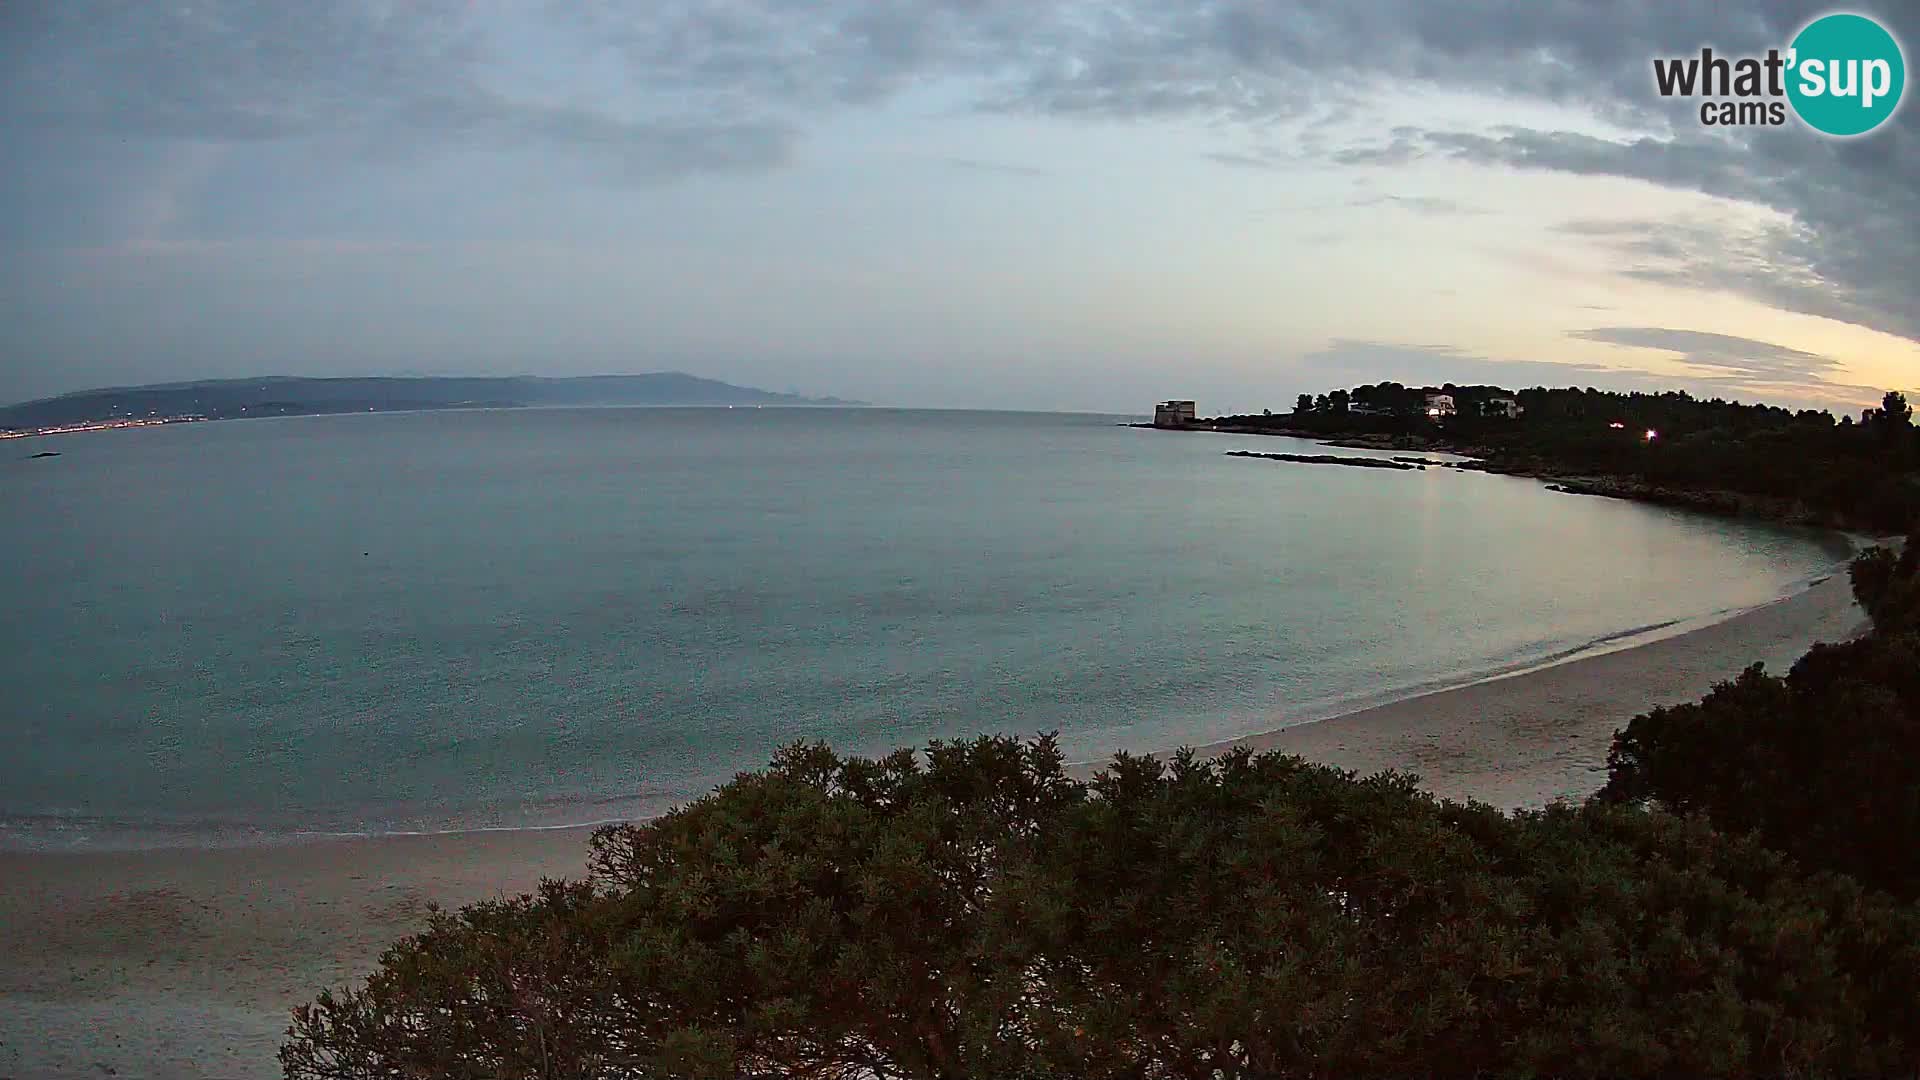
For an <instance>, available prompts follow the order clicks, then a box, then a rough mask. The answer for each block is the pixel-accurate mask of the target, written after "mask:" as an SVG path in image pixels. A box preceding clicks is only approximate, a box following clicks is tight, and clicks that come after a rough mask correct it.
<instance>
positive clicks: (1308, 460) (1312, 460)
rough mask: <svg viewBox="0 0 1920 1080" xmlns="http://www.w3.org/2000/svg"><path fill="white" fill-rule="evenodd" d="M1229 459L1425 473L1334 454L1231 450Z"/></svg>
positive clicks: (1397, 464)
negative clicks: (1259, 452) (1251, 459)
mask: <svg viewBox="0 0 1920 1080" xmlns="http://www.w3.org/2000/svg"><path fill="white" fill-rule="evenodd" d="M1227 456H1228V457H1245V458H1265V459H1266V460H1268V461H1293V462H1298V463H1300V464H1302V465H1352V466H1354V467H1355V468H1360V469H1395V470H1398V471H1400V472H1416V471H1418V472H1425V471H1426V470H1427V467H1426V466H1425V465H1410V464H1408V463H1406V462H1404V461H1389V460H1388V459H1386V458H1370V457H1338V456H1336V455H1333V454H1256V453H1254V452H1253V451H1251V450H1229V451H1227Z"/></svg>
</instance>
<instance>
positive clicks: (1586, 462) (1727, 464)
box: [1211, 383, 1920, 533]
mask: <svg viewBox="0 0 1920 1080" xmlns="http://www.w3.org/2000/svg"><path fill="white" fill-rule="evenodd" d="M1432 389H1435V390H1439V391H1443V392H1445V393H1448V394H1451V395H1452V396H1453V397H1454V400H1455V402H1456V404H1457V406H1458V409H1459V414H1458V415H1457V416H1453V417H1448V418H1445V419H1444V420H1442V421H1440V422H1438V423H1436V422H1434V421H1431V420H1429V419H1428V418H1427V417H1426V416H1424V415H1422V406H1423V404H1424V400H1425V399H1424V395H1425V393H1426V388H1410V387H1406V386H1403V385H1401V384H1399V383H1378V384H1372V385H1366V386H1359V387H1355V388H1354V389H1353V390H1352V391H1351V393H1347V392H1344V391H1343V392H1342V393H1343V394H1346V396H1347V398H1348V399H1350V400H1351V402H1352V404H1353V406H1354V407H1353V408H1340V409H1336V408H1335V407H1334V405H1333V398H1332V396H1331V395H1325V394H1323V395H1320V398H1319V399H1317V400H1316V401H1315V402H1314V407H1313V408H1312V409H1297V410H1296V411H1295V412H1294V413H1292V414H1290V415H1285V416H1280V417H1276V418H1263V417H1258V416H1228V417H1218V418H1215V419H1214V420H1212V421H1211V422H1212V423H1215V424H1221V425H1229V426H1233V427H1236V428H1244V429H1249V430H1259V429H1262V428H1268V429H1285V430H1290V431H1308V432H1312V433H1314V434H1316V435H1325V436H1329V437H1335V436H1342V435H1360V434H1380V435H1407V436H1419V437H1423V438H1428V439H1433V440H1436V441H1438V442H1440V443H1442V444H1445V445H1449V446H1454V447H1458V448H1461V449H1464V450H1468V451H1470V452H1472V453H1474V454H1476V455H1477V456H1481V457H1484V458H1485V459H1486V461H1487V465H1488V467H1489V468H1491V469H1494V470H1496V471H1507V472H1534V473H1545V474H1555V475H1563V476H1605V477H1619V478H1624V479H1627V480H1630V481H1632V482H1634V483H1637V484H1643V485H1648V486H1653V487H1662V488H1670V489H1674V490H1681V491H1688V490H1692V491H1703V490H1704V491H1726V492H1733V493H1737V494H1740V495H1745V496H1751V497H1755V498H1760V499H1768V500H1774V501H1775V502H1776V503H1778V504H1779V506H1778V507H1777V509H1778V510H1779V511H1780V512H1783V513H1785V512H1788V511H1792V513H1791V514H1790V516H1798V517H1803V518H1806V519H1809V520H1814V521H1818V522H1821V523H1825V524H1832V525H1839V526H1843V527H1853V528H1862V529H1869V530H1875V531H1887V532H1900V533H1904V532H1906V531H1908V530H1909V529H1911V528H1913V527H1914V526H1915V525H1916V524H1920V429H1916V428H1915V427H1914V425H1913V420H1912V415H1913V410H1912V408H1911V407H1910V406H1909V405H1908V404H1907V401H1906V398H1905V397H1904V396H1903V395H1901V394H1900V393H1898V392H1890V393H1888V394H1887V395H1886V397H1885V399H1884V400H1883V401H1882V403H1881V406H1880V407H1879V408H1877V409H1868V410H1866V411H1865V412H1864V413H1862V414H1861V418H1860V422H1859V423H1854V422H1853V420H1852V418H1851V417H1848V418H1846V419H1845V420H1844V421H1843V422H1841V423H1836V422H1835V421H1834V418H1833V416H1832V415H1830V414H1828V413H1825V412H1820V411H1817V410H1813V409H1803V410H1800V411H1798V412H1793V411H1790V410H1787V409H1783V408H1778V407H1774V406H1768V405H1743V404H1740V403H1739V402H1729V401H1722V400H1720V399H1717V398H1716V399H1713V400H1701V399H1698V398H1695V397H1693V396H1692V395H1690V394H1686V393H1681V392H1674V393H1662V394H1640V393H1634V394H1622V393H1613V392H1609V391H1602V390H1595V389H1592V388H1588V389H1584V390H1582V389H1577V388H1567V389H1557V390H1549V389H1544V388H1535V389H1531V390H1521V391H1518V392H1515V391H1509V390H1503V389H1501V388H1500V387H1497V386H1459V385H1455V384H1453V383H1448V384H1446V385H1445V386H1443V387H1436V388H1432ZM1509 396H1510V397H1514V398H1516V399H1517V400H1518V402H1519V404H1520V405H1521V407H1522V409H1523V412H1522V415H1521V416H1520V417H1518V418H1508V417H1506V416H1503V415H1497V414H1496V415H1487V414H1486V410H1485V403H1486V402H1488V401H1489V400H1491V399H1493V398H1495V397H1509ZM1615 425H1618V426H1615ZM1649 431H1653V432H1656V433H1657V437H1655V438H1652V439H1649V438H1647V432H1649Z"/></svg>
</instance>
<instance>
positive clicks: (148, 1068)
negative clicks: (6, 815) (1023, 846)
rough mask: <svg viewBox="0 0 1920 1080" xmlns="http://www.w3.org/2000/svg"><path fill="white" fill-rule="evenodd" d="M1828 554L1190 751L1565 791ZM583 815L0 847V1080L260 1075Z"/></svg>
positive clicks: (1515, 801)
mask: <svg viewBox="0 0 1920 1080" xmlns="http://www.w3.org/2000/svg"><path fill="white" fill-rule="evenodd" d="M1863 622H1864V616H1863V614H1862V613H1861V612H1860V610H1859V608H1858V607H1857V606H1856V605H1854V603H1853V600H1852V595H1851V591H1850V588H1849V584H1848V581H1847V575H1846V574H1845V572H1844V571H1843V570H1841V571H1836V572H1834V573H1833V574H1831V575H1829V576H1828V577H1826V578H1824V579H1821V580H1819V581H1817V582H1816V583H1814V584H1812V585H1811V586H1810V587H1808V588H1806V589H1803V590H1801V591H1799V592H1797V593H1794V594H1792V595H1789V596H1787V597H1784V598H1781V599H1778V600H1775V601H1773V602H1771V603H1768V604H1763V605H1761V606H1759V607H1756V608H1750V609H1747V610H1745V611H1742V612H1738V613H1735V614H1733V615H1732V616H1731V617H1729V618H1727V619H1725V620H1723V621H1720V622H1715V623H1712V624H1709V625H1706V626H1703V627H1699V628H1695V629H1691V630H1688V631H1686V632H1684V633H1680V634H1676V635H1673V636H1667V637H1661V638H1658V639H1656V640H1653V641H1650V642H1645V643H1640V644H1634V645H1630V646H1628V647H1625V648H1621V649H1618V650H1614V651H1605V652H1600V653H1597V654H1594V653H1588V654H1583V655H1580V656H1576V657H1573V658H1570V659H1567V660H1564V661H1560V662H1558V663H1551V664H1548V665H1547V666H1537V667H1533V668H1529V669H1524V670H1521V671H1517V672H1512V673H1507V674H1502V675H1496V676H1493V677H1491V678H1489V679H1486V680H1482V681H1479V682H1475V683H1470V684H1467V685H1464V686H1458V687H1454V688H1451V689H1444V690H1439V691H1435V692H1432V693H1428V694H1424V695H1421V696H1417V697H1413V698H1410V699H1406V700H1402V701H1396V702H1393V703H1390V704H1385V705H1380V706H1377V707H1374V708H1369V709H1364V710H1361V711H1358V712H1350V713H1346V714H1343V715H1340V716H1336V717H1333V718H1331V719H1326V720H1320V721H1315V722H1311V723H1306V724H1302V725H1298V726H1295V727H1289V728H1283V729H1280V730H1277V731H1271V732H1267V733H1264V734H1256V735H1250V736H1246V737H1243V738H1239V739H1235V740H1232V741H1231V742H1226V743H1220V744H1216V745H1213V746H1208V747H1202V748H1198V749H1199V750H1200V751H1201V752H1202V753H1217V752H1220V751H1223V750H1225V749H1227V748H1228V747H1231V746H1246V747H1248V748H1251V749H1254V750H1257V751H1258V750H1279V751H1282V752H1286V753H1294V754H1300V755H1302V756H1304V757H1307V758H1309V759H1312V760H1315V761H1320V762H1324V763H1326V764H1330V765H1335V766H1338V767H1341V768H1346V769H1353V770H1356V771H1358V772H1361V773H1369V772H1374V771H1377V770H1380V769H1385V768H1394V769H1400V770H1403V771H1409V772H1415V773H1419V774H1420V775H1421V776H1422V777H1423V781H1424V786H1425V787H1427V788H1428V789H1429V790H1431V791H1433V792H1435V793H1436V794H1439V795H1442V796H1445V797H1449V798H1455V799H1465V798H1474V799H1479V800H1481V801H1483V802H1488V803H1491V804H1493V805H1496V806H1500V807H1503V808H1515V807H1537V806H1540V805H1544V804H1546V803H1548V802H1551V801H1552V800H1554V799H1556V798H1568V799H1578V798H1582V797H1585V796H1586V795H1588V794H1590V793H1592V792H1593V791H1595V790H1597V789H1598V788H1599V786H1600V785H1601V784H1602V783H1603V782H1604V780H1605V761H1606V751H1607V747H1608V744H1609V741H1610V740H1611V738H1612V735H1613V732H1614V730H1615V729H1617V728H1618V727H1621V726H1623V725H1624V724H1625V723H1626V722H1627V721H1628V720H1629V719H1631V718H1632V717H1633V716H1635V715H1637V714H1639V713H1641V712H1644V711H1646V710H1647V709H1649V708H1651V707H1653V706H1655V705H1660V704H1669V703H1675V702H1680V701H1685V700H1691V699H1694V698H1697V697H1699V696H1700V695H1701V694H1704V693H1705V692H1706V691H1707V690H1708V689H1709V688H1710V687H1711V686H1712V684H1713V683H1715V682H1718V681H1721V680H1724V679H1728V678H1731V677H1733V676H1734V675H1735V674H1737V673H1738V672H1739V670H1740V669H1741V668H1743V667H1745V666H1746V665H1747V664H1748V663H1750V662H1752V661H1754V660H1760V661H1763V662H1765V663H1766V664H1767V666H1768V668H1769V669H1771V670H1784V669H1785V668H1786V667H1787V666H1788V665H1790V664H1791V663H1792V662H1793V661H1794V660H1796V659H1798V658H1799V656H1800V655H1801V654H1802V653H1803V652H1805V651H1806V649H1807V648H1808V647H1809V646H1810V645H1811V644H1813V643H1814V642H1815V641H1818V640H1839V639H1842V638H1846V637H1849V636H1852V635H1853V634H1854V633H1856V632H1857V631H1858V630H1859V629H1861V627H1862V625H1863ZM590 831H591V827H590V826H581V827H578V828H559V829H552V828H549V829H539V830H506V831H487V832H455V833H434V834H424V835H405V836H380V837H341V838H324V839H312V840H307V841H303V842H300V843H295V844H288V845H277V846H264V847H246V848H212V849H155V850H145V851H103V852H8V853H0V877H4V878H5V880H7V881H8V882H9V884H10V886H11V887H10V888H9V889H6V890H0V956H5V957H7V962H6V964H5V965H4V966H0V1076H13V1075H22V1076H26V1075H31V1076H87V1077H98V1076H102V1075H107V1074H108V1070H109V1069H111V1070H112V1071H113V1075H117V1076H122V1077H167V1078H172V1077H223V1078H224V1077H255V1076H261V1077H267V1076H276V1075H278V1070H277V1066H276V1065H275V1063H274V1051H275V1050H276V1049H277V1047H278V1044H279V1040H280V1038H281V1036H282V1032H283V1031H284V1029H285V1027H286V1022H287V1010H288V1009H289V1008H291V1007H292V1006H293V1005H296V1004H301V1003H304V1002H306V1001H309V1000H311V998H312V996H313V994H314V993H316V992H317V991H318V990H320V989H321V988H323V987H326V986H331V985H338V984H340V983H342V982H346V981H349V980H351V979H353V978H355V977H357V976H359V975H363V974H365V973H366V972H367V971H369V970H371V969H372V968H373V966H374V965H375V964H376V963H377V960H378V957H379V954H380V951H381V950H382V949H383V948H385V947H386V946H387V945H388V944H390V943H391V942H392V941H393V940H394V939H395V938H397V937H399V936H401V935H403V934H405V933H407V932H409V930H411V929H412V928H414V927H416V926H417V925H419V923H420V921H421V919H422V918H423V917H424V913H425V910H426V905H427V904H428V903H429V902H430V901H437V902H439V903H441V904H443V905H446V906H458V905H460V904H464V903H470V902H472V901H475V900H480V899H484V898H487V897H491V896H499V895H511V894H515V893H518V892H523V891H527V890H529V889H531V888H533V887H534V886H535V885H537V884H538V882H539V880H540V879H541V878H543V877H559V876H578V875H580V874H582V873H584V872H585V867H586V840H587V835H588V833H589V832H590Z"/></svg>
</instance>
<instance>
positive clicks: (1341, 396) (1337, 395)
mask: <svg viewBox="0 0 1920 1080" xmlns="http://www.w3.org/2000/svg"><path fill="white" fill-rule="evenodd" d="M1349 401H1351V399H1350V398H1349V397H1348V396H1347V392H1346V391H1345V390H1335V391H1334V392H1332V393H1330V394H1328V395H1327V404H1328V406H1330V407H1331V408H1332V409H1333V411H1334V412H1337V413H1343V412H1346V411H1347V405H1348V403H1349Z"/></svg>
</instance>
